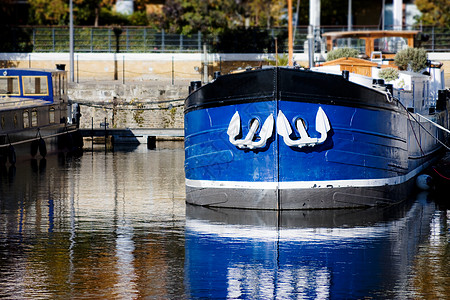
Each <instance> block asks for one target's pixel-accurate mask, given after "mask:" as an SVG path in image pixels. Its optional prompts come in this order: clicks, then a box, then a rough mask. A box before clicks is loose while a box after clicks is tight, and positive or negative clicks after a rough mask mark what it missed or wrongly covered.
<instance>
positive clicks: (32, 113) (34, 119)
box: [31, 109, 38, 127]
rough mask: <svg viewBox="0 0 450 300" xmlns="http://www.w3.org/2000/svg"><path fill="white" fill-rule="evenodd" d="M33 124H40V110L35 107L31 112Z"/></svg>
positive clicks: (34, 125)
mask: <svg viewBox="0 0 450 300" xmlns="http://www.w3.org/2000/svg"><path fill="white" fill-rule="evenodd" d="M31 126H32V127H36V126H38V112H37V110H35V109H33V111H32V112H31Z"/></svg>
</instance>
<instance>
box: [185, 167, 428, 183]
mask: <svg viewBox="0 0 450 300" xmlns="http://www.w3.org/2000/svg"><path fill="white" fill-rule="evenodd" d="M429 164H431V161H430V162H429V163H427V164H424V165H421V166H419V167H417V168H416V169H414V170H412V171H411V172H409V173H408V174H406V175H402V176H396V177H391V178H380V179H350V180H329V181H320V180H318V181H287V182H251V181H216V180H192V179H187V178H186V185H187V186H189V187H194V188H216V189H222V188H224V189H263V190H275V189H277V188H278V189H282V190H283V189H310V188H316V189H320V188H331V187H333V188H343V187H376V186H383V185H397V184H401V183H404V182H406V181H408V180H410V179H411V178H413V177H414V176H416V175H418V174H419V173H420V172H421V171H422V170H423V169H425V168H426V167H427V166H428V165H429Z"/></svg>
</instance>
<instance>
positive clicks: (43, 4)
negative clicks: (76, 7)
mask: <svg viewBox="0 0 450 300" xmlns="http://www.w3.org/2000/svg"><path fill="white" fill-rule="evenodd" d="M28 3H29V5H30V20H31V22H32V23H34V24H38V25H64V24H68V20H69V14H68V12H69V2H68V1H64V0H29V1H28Z"/></svg>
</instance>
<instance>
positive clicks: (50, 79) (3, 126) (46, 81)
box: [0, 68, 68, 134]
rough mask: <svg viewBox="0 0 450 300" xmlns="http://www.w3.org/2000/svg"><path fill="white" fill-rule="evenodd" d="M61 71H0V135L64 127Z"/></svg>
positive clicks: (64, 82) (64, 81)
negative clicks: (54, 125) (47, 126)
mask: <svg viewBox="0 0 450 300" xmlns="http://www.w3.org/2000/svg"><path fill="white" fill-rule="evenodd" d="M66 77H67V73H66V71H64V70H58V69H55V70H44V69H16V68H5V69H0V134H5V133H8V132H15V131H18V130H23V129H25V128H39V127H41V126H46V125H49V124H56V123H65V122H66V118H65V117H64V115H65V112H64V113H63V112H62V111H63V110H64V111H65V110H66V109H67V108H66V107H67V102H68V96H67V78H66Z"/></svg>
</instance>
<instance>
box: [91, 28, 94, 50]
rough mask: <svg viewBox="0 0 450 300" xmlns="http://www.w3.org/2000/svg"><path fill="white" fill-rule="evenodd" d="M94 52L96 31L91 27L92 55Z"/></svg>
mask: <svg viewBox="0 0 450 300" xmlns="http://www.w3.org/2000/svg"><path fill="white" fill-rule="evenodd" d="M92 52H94V29H93V28H92V27H91V53H92Z"/></svg>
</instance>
